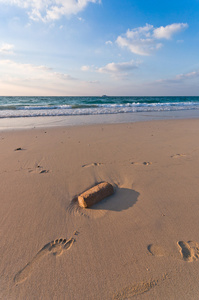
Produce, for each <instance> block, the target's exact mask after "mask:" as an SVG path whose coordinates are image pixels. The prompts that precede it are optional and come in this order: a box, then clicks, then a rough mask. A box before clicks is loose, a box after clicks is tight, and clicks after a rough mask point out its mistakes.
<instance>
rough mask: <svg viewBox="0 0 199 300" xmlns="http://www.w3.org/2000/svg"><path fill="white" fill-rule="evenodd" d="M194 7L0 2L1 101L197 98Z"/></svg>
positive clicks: (198, 3)
mask: <svg viewBox="0 0 199 300" xmlns="http://www.w3.org/2000/svg"><path fill="white" fill-rule="evenodd" d="M198 16H199V0H172V1H171V0H165V1H160V0H158V1H157V0H0V95H1V96H101V95H104V94H106V95H110V96H111V95H112V96H122V95H123V96H198V95H199V17H198Z"/></svg>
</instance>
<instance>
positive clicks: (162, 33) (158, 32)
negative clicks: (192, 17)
mask: <svg viewBox="0 0 199 300" xmlns="http://www.w3.org/2000/svg"><path fill="white" fill-rule="evenodd" d="M187 27H188V24H187V23H174V24H171V25H167V26H165V27H163V26H161V27H159V28H156V29H154V31H153V35H154V37H155V38H156V39H167V40H169V39H171V38H172V36H173V35H174V34H175V33H178V32H180V31H182V30H183V29H186V28H187Z"/></svg>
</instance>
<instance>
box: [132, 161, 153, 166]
mask: <svg viewBox="0 0 199 300" xmlns="http://www.w3.org/2000/svg"><path fill="white" fill-rule="evenodd" d="M131 164H132V165H144V166H150V165H152V162H150V161H144V162H142V163H139V162H134V161H133V162H131Z"/></svg>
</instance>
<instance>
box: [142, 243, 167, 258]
mask: <svg viewBox="0 0 199 300" xmlns="http://www.w3.org/2000/svg"><path fill="white" fill-rule="evenodd" d="M147 249H148V251H149V252H150V253H151V254H152V255H155V256H169V254H168V252H167V250H166V249H164V248H163V247H162V246H160V245H153V244H150V245H148V247H147Z"/></svg>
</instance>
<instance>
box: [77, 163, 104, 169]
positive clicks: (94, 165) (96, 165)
mask: <svg viewBox="0 0 199 300" xmlns="http://www.w3.org/2000/svg"><path fill="white" fill-rule="evenodd" d="M101 165H103V163H96V162H94V163H92V164H87V165H83V166H82V168H89V167H99V166H101Z"/></svg>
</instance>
